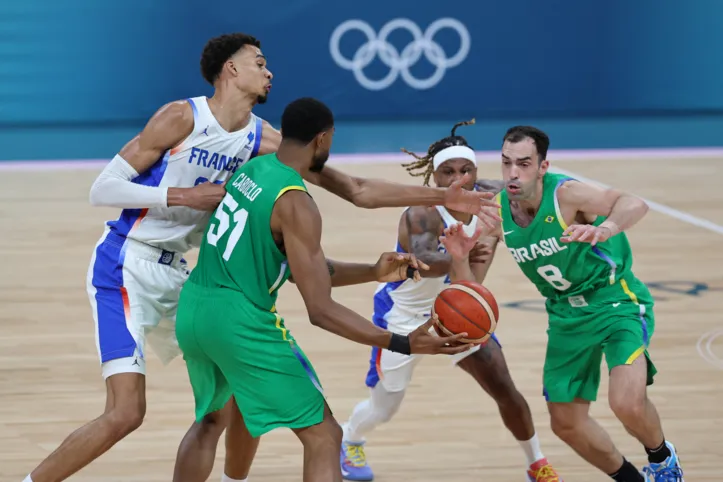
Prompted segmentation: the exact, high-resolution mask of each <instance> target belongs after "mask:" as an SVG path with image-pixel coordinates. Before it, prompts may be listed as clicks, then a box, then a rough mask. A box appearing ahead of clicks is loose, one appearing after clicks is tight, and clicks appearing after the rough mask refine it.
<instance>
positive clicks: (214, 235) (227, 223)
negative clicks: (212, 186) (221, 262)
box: [206, 194, 249, 261]
mask: <svg viewBox="0 0 723 482" xmlns="http://www.w3.org/2000/svg"><path fill="white" fill-rule="evenodd" d="M224 206H225V207H226V208H228V211H229V212H228V213H227V212H226V211H225V210H224ZM237 209H238V202H236V200H235V199H234V198H233V197H232V196H231V195H230V194H226V196H225V197H224V198H223V201H221V204H220V205H219V206H218V209H216V212H215V213H214V214H213V217H214V218H216V219H217V220H218V225H216V224H213V225H212V226H211V227H210V228H209V230H208V235H207V236H206V239H207V240H208V244H210V245H211V246H216V245H217V244H218V240H219V239H221V237H223V235H224V234H226V231H228V230H229V228H230V227H231V219H233V229H232V230H231V234H230V235H229V237H228V240H227V241H226V249H224V250H223V259H225V260H226V261H228V259H229V258H230V257H231V253H233V248H234V247H236V243H238V240H239V239H241V235H242V234H243V232H244V229H245V228H246V221H248V218H249V212H248V211H246V210H245V209H243V208H241V209H239V210H238V211H237ZM230 215H233V218H231V216H230ZM214 230H215V232H214Z"/></svg>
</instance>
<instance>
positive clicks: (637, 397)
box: [608, 355, 683, 482]
mask: <svg viewBox="0 0 723 482" xmlns="http://www.w3.org/2000/svg"><path fill="white" fill-rule="evenodd" d="M648 363H649V362H648V360H647V357H646V356H644V355H641V356H639V357H638V358H637V359H635V361H633V362H632V363H630V364H625V365H618V366H615V367H613V369H612V370H611V371H610V388H609V392H608V401H609V403H610V409H611V410H612V411H613V413H614V414H615V416H616V417H617V418H618V420H620V422H622V424H623V426H624V427H625V429H626V430H627V431H628V433H630V434H631V435H632V436H633V437H635V438H636V439H638V441H640V443H641V444H642V445H643V447H644V448H645V452H646V454H647V456H648V461H649V462H650V464H649V465H648V466H647V467H645V468H644V469H643V470H644V471H645V473H646V474H647V476H648V480H650V481H656V482H657V481H665V482H668V481H673V482H674V481H682V480H683V470H682V468H681V466H680V460H679V459H678V455H677V453H676V451H675V446H674V445H673V444H672V443H670V442H668V441H666V440H665V436H664V434H663V427H662V424H661V422H660V416H659V415H658V411H657V410H656V408H655V405H653V403H652V402H651V401H650V399H649V398H648V395H647V388H646V387H647V383H646V382H647V378H648Z"/></svg>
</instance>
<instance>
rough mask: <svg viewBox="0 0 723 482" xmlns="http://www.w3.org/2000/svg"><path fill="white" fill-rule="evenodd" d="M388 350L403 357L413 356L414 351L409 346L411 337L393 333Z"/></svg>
mask: <svg viewBox="0 0 723 482" xmlns="http://www.w3.org/2000/svg"><path fill="white" fill-rule="evenodd" d="M387 350H389V351H393V352H395V353H401V354H403V355H411V354H412V349H411V347H410V346H409V336H402V335H398V334H396V333H392V339H391V340H390V341H389V346H388V347H387Z"/></svg>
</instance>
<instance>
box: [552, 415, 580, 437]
mask: <svg viewBox="0 0 723 482" xmlns="http://www.w3.org/2000/svg"><path fill="white" fill-rule="evenodd" d="M582 427H583V424H582V421H581V420H579V419H578V417H575V416H572V415H571V414H567V413H565V412H556V411H550V428H552V433H554V434H555V435H557V437H558V438H560V439H561V440H569V439H570V438H572V436H573V435H574V434H575V433H577V431H578V430H580V429H581V428H582Z"/></svg>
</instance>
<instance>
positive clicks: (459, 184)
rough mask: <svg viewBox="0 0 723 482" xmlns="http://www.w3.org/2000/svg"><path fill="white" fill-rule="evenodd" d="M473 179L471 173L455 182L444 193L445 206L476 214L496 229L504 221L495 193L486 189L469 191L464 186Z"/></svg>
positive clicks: (487, 224) (483, 221) (484, 222)
mask: <svg viewBox="0 0 723 482" xmlns="http://www.w3.org/2000/svg"><path fill="white" fill-rule="evenodd" d="M470 181H472V176H471V174H470V173H466V174H465V175H464V176H462V179H459V180H458V181H455V182H453V183H452V184H451V185H450V186H449V187H448V188H447V191H446V192H445V193H444V207H446V208H448V209H451V210H453V211H461V212H464V213H469V214H474V215H476V216H477V217H478V218H479V220H480V221H481V222H482V223H483V224H485V225H486V226H488V227H489V228H492V229H494V228H495V227H497V226H498V225H499V223H500V222H502V219H501V218H500V217H499V214H498V209H499V208H500V205H499V204H497V203H496V202H495V201H494V198H495V194H494V193H492V192H484V191H469V190H467V189H465V188H464V186H465V185H466V184H469V182H470Z"/></svg>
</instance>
